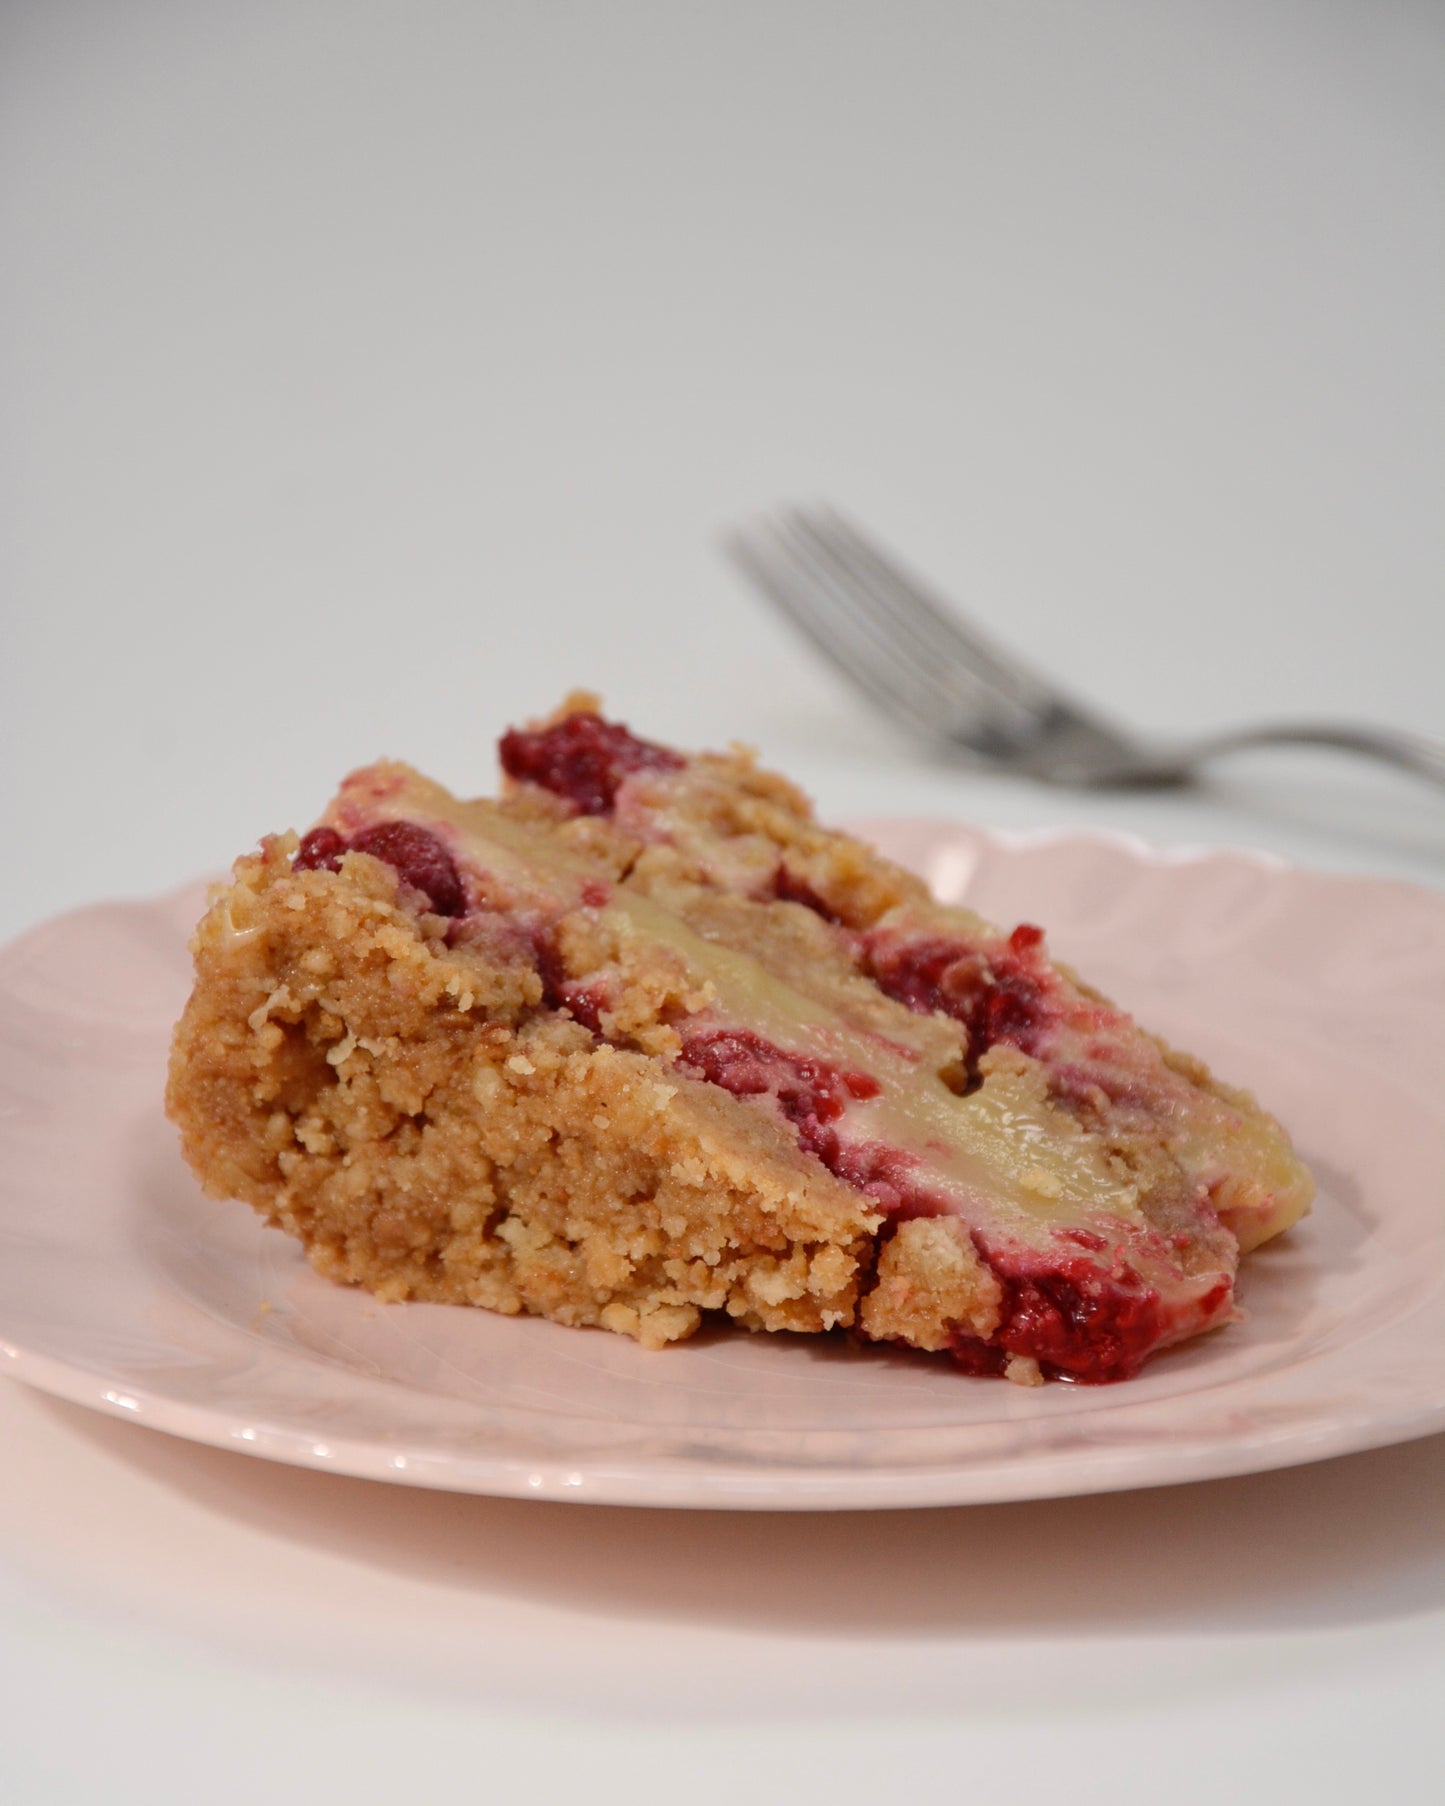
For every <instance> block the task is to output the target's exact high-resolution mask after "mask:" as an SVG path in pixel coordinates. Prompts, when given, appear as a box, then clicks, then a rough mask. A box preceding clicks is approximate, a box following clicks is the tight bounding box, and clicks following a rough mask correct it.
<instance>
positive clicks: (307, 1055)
mask: <svg viewBox="0 0 1445 1806" xmlns="http://www.w3.org/2000/svg"><path fill="white" fill-rule="evenodd" d="M501 756H502V764H503V768H504V771H505V772H506V774H507V790H506V794H505V795H504V796H503V797H502V798H501V799H500V800H499V801H490V800H483V801H460V800H458V799H457V798H455V797H453V796H451V795H450V794H449V793H448V792H447V791H445V790H443V789H442V788H441V787H440V786H438V785H436V784H433V783H431V782H430V781H429V780H428V779H426V778H424V777H422V776H420V775H419V774H418V773H416V772H414V771H412V770H410V769H409V768H408V767H406V766H404V765H399V764H390V763H382V764H378V765H374V766H370V767H368V768H366V769H365V770H363V771H360V772H357V773H355V774H353V775H352V776H351V777H350V778H348V779H347V780H346V782H345V783H344V784H343V785H342V788H341V790H340V792H339V794H338V795H337V797H336V798H335V800H334V801H333V802H332V804H331V806H330V807H329V809H328V810H327V811H326V814H325V816H324V817H323V819H322V821H321V822H320V823H319V824H318V825H317V826H315V827H313V828H312V829H311V830H310V831H309V832H308V833H307V834H305V835H304V836H302V837H301V839H300V840H299V841H298V840H297V839H296V838H295V836H294V835H281V836H276V837H274V838H271V839H268V840H266V841H265V842H263V844H262V846H261V849H260V851H259V853H257V854H255V855H251V856H248V857H246V858H243V859H241V860H240V861H238V863H237V866H236V870H235V874H234V881H233V882H232V884H231V885H230V886H229V888H227V889H225V890H224V891H222V892H221V893H220V894H219V895H218V896H217V898H216V899H215V901H214V902H213V904H212V906H211V908H210V910H209V912H208V914H207V915H206V917H205V919H204V920H203V922H202V923H201V925H200V928H199V930H198V932H197V936H196V940H195V946H194V950H195V956H196V974H197V976H196V985H195V990H194V992H193V994H192V997H191V999H190V1002H189V1004H188V1005H187V1008H186V1011H185V1014H184V1016H183V1018H182V1020H181V1023H180V1025H179V1027H178V1029H177V1033H176V1040H175V1046H174V1051H173V1056H172V1064H171V1077H170V1086H169V1091H168V1107H169V1109H170V1112H171V1115H172V1117H173V1118H174V1120H175V1121H176V1123H177V1124H178V1125H179V1127H180V1129H181V1133H182V1138H183V1143H184V1146H185V1150H186V1154H187V1157H188V1158H189V1160H190V1161H191V1164H192V1165H193V1167H194V1168H195V1170H196V1172H197V1174H198V1175H199V1177H200V1179H201V1181H202V1183H203V1184H204V1186H205V1188H206V1190H207V1191H208V1192H210V1193H212V1194H213V1195H216V1196H220V1197H227V1198H241V1199H244V1200H245V1201H246V1202H248V1203H250V1204H252V1205H253V1206H254V1207H255V1208H256V1209H258V1210H259V1211H260V1212H261V1213H262V1214H263V1215H264V1216H265V1217H266V1218H267V1220H268V1221H270V1222H272V1223H275V1224H278V1225H280V1226H281V1227H282V1228H284V1229H286V1230H288V1231H289V1232H290V1233H291V1234H293V1235H295V1236H297V1237H298V1238H299V1240H300V1241H301V1242H302V1244H303V1245H304V1247H305V1249H306V1251H307V1254H308V1256H309V1258H310V1259H311V1262H312V1264H313V1265H314V1266H315V1267H316V1268H317V1270H318V1271H319V1272H322V1273H324V1274H327V1275H329V1276H330V1277H332V1278H334V1279H338V1280H342V1281H346V1282H348V1283H353V1284H360V1285H364V1286H367V1287H369V1288H370V1289H371V1290H373V1291H374V1292H376V1293H377V1294H378V1295H379V1296H380V1297H382V1298H387V1299H404V1298H417V1299H430V1300H436V1301H443V1302H451V1303H459V1304H476V1305H482V1306H485V1307H487V1308H489V1309H492V1310H498V1311H504V1312H518V1311H531V1312H536V1313H539V1314H541V1315H543V1316H546V1317H550V1318H553V1319H555V1320H556V1321H558V1322H561V1323H568V1324H576V1325H588V1324H590V1325H600V1326H602V1327H603V1328H607V1329H613V1330H619V1331H622V1332H623V1333H625V1334H628V1335H631V1336H634V1337H636V1338H637V1339H638V1340H639V1341H641V1342H643V1343H645V1344H647V1345H649V1346H657V1345H661V1344H664V1343H667V1342H672V1341H676V1340H679V1339H681V1338H684V1337H686V1336H688V1335H690V1334H691V1333H692V1332H693V1331H694V1330H695V1329H696V1328H697V1327H698V1325H699V1323H700V1322H701V1321H702V1320H703V1318H704V1316H705V1315H707V1314H716V1315H718V1316H719V1317H726V1318H731V1319H732V1320H734V1321H735V1322H737V1323H739V1324H742V1325H744V1326H746V1327H748V1328H752V1329H767V1330H778V1329H788V1330H802V1331H822V1330H828V1329H833V1328H836V1327H848V1328H851V1329H853V1330H854V1331H856V1332H857V1333H859V1334H861V1335H862V1336H864V1337H867V1338H870V1339H873V1340H881V1341H895V1342H899V1343H904V1344H907V1345H909V1346H911V1347H914V1348H919V1349H927V1350H934V1351H947V1352H948V1353H949V1354H950V1355H951V1356H952V1357H953V1359H954V1361H955V1362H956V1363H957V1364H958V1365H959V1366H961V1367H962V1368H964V1369H965V1370H966V1371H969V1372H974V1373H1004V1374H1007V1375H1008V1376H1009V1377H1010V1378H1013V1379H1016V1380H1020V1381H1024V1382H1037V1381H1038V1380H1039V1379H1041V1378H1059V1379H1072V1380H1081V1381H1107V1380H1117V1379H1123V1378H1127V1377H1128V1376H1129V1375H1131V1374H1133V1373H1134V1372H1136V1371H1137V1370H1138V1368H1139V1366H1140V1364H1141V1363H1142V1362H1143V1361H1144V1360H1145V1359H1146V1357H1147V1356H1149V1355H1150V1354H1151V1353H1152V1352H1154V1351H1155V1350H1156V1349H1159V1348H1162V1347H1165V1346H1167V1345H1168V1344H1170V1343H1175V1342H1179V1341H1181V1340H1183V1339H1185V1338H1186V1337H1189V1336H1193V1335H1196V1334H1199V1333H1201V1332H1202V1331H1205V1330H1208V1329H1211V1328H1213V1327H1215V1326H1216V1325H1219V1324H1222V1323H1227V1322H1228V1321H1230V1320H1231V1318H1233V1317H1234V1316H1235V1315H1236V1314H1237V1313H1236V1311H1235V1305H1234V1282H1235V1274H1236V1268H1237V1265H1238V1259H1239V1254H1240V1251H1241V1249H1242V1248H1243V1249H1248V1248H1251V1247H1253V1246H1255V1245H1256V1244H1257V1243H1259V1242H1260V1241H1263V1240H1265V1239H1267V1238H1268V1237H1270V1236H1273V1235H1276V1234H1278V1233H1279V1232H1280V1231H1281V1230H1283V1229H1285V1228H1287V1227H1288V1226H1289V1225H1290V1224H1291V1223H1292V1222H1294V1221H1295V1220H1296V1219H1297V1218H1298V1217H1299V1216H1300V1215H1301V1214H1302V1213H1303V1211H1304V1210H1305V1209H1306V1208H1307V1207H1308V1204H1309V1199H1310V1195H1311V1190H1312V1187H1311V1183H1310V1180H1309V1177H1308V1174H1307V1173H1306V1172H1305V1170H1304V1169H1303V1167H1302V1166H1301V1165H1300V1163H1299V1162H1298V1160H1297V1159H1296V1158H1295V1156H1294V1154H1293V1153H1292V1151H1291V1149H1290V1145H1289V1141H1288V1139H1287V1137H1286V1135H1285V1133H1284V1131H1283V1130H1282V1129H1281V1128H1280V1127H1279V1125H1278V1124H1277V1123H1275V1122H1274V1120H1273V1119H1272V1118H1271V1117H1269V1116H1267V1115H1266V1114H1265V1113H1264V1112H1263V1111H1262V1110H1260V1109H1259V1107H1258V1106H1257V1105H1256V1104H1255V1103H1254V1102H1253V1100H1252V1099H1251V1098H1249V1097H1248V1096H1247V1095H1245V1094H1244V1093H1242V1092H1239V1091H1236V1090H1233V1089H1231V1088H1230V1087H1228V1086H1225V1085H1222V1084H1220V1083H1218V1082H1217V1081H1215V1080H1214V1079H1213V1078H1212V1077H1211V1076H1210V1074H1209V1073H1208V1072H1207V1070H1206V1069H1205V1068H1204V1067H1203V1066H1202V1065H1200V1064H1199V1063H1198V1062H1197V1061H1195V1060H1192V1059H1190V1058H1188V1057H1187V1056H1184V1055H1181V1054H1177V1053H1175V1052H1173V1051H1172V1050H1171V1049H1169V1048H1167V1047H1166V1046H1164V1045H1163V1043H1161V1042H1159V1041H1157V1040H1155V1039H1153V1038H1152V1037H1151V1036H1149V1035H1147V1034H1146V1033H1145V1032H1144V1031H1143V1030H1141V1029H1140V1028H1138V1027H1137V1026H1136V1025H1135V1024H1134V1023H1133V1022H1132V1021H1131V1020H1130V1018H1129V1017H1128V1016H1127V1015H1125V1014H1124V1013H1123V1012H1122V1011H1121V1010H1119V1009H1117V1008H1115V1007H1114V1006H1113V1005H1112V1004H1110V1003H1109V1002H1108V1001H1107V1000H1106V999H1104V998H1102V997H1100V996H1099V995H1098V994H1097V993H1096V992H1095V991H1093V990H1091V989H1090V988H1089V987H1088V986H1087V985H1085V984H1084V983H1083V982H1082V981H1081V980H1079V979H1077V978H1076V977H1074V976H1073V974H1071V973H1070V972H1068V971H1067V970H1066V969H1065V968H1063V967H1060V966H1058V965H1056V964H1055V963H1054V962H1053V961H1052V960H1051V959H1050V958H1049V956H1048V954H1047V951H1046V947H1045V943H1044V938H1043V935H1042V933H1041V931H1040V930H1039V929H1037V928H1035V927H1032V926H1028V925H1025V926H1022V927H1016V928H1014V929H1013V930H1012V931H1011V932H1004V931H1003V930H1001V929H997V928H994V927H992V926H991V925H990V924H988V923H986V922H984V921H982V920H981V919H980V918H979V917H977V916H975V915H973V914H971V913H969V912H968V911H966V910H961V909H955V908H948V907H945V906H943V905H942V904H939V903H938V902H936V901H935V900H934V899H933V898H932V897H931V896H930V895H929V893H928V891H927V890H926V888H925V887H924V886H923V884H922V883H921V882H920V881H919V880H918V879H917V878H915V877H913V876H912V875H911V874H909V873H907V872H905V871H904V870H902V869H901V868H900V867H898V866H895V865H893V864H891V863H889V862H888V861H886V860H884V859H882V858H881V857H880V856H879V855H878V854H877V853H876V852H874V851H873V850H872V849H871V848H869V847H867V846H866V845H864V844H863V843H862V842H860V841H858V840H855V839H853V838H851V837H849V836H847V835H844V834H839V833H836V832H833V831H831V830H828V829H825V828H822V827H820V826H819V825H818V824H817V823H816V821H815V820H814V819H813V815H812V812H811V809H810V808H809V806H808V804H807V802H806V800H805V799H804V798H803V797H802V796H801V795H800V794H799V793H798V791H797V790H796V789H794V788H793V786H791V785H790V784H788V783H787V782H785V781H784V780H783V779H781V778H779V777H777V776H775V775H773V774H771V773H768V772H765V771H762V770H760V769H759V768H758V767H757V766H756V765H755V764H754V763H753V761H752V759H751V758H750V757H749V756H748V755H746V754H744V753H741V752H737V751H733V752H730V753H727V754H704V755H699V756H686V757H685V756H683V755H681V754H679V753H676V752H673V751H672V750H670V749H669V748H665V747H661V746H658V745H655V744H653V743H651V742H649V741H646V740H643V739H640V738H638V737H637V736H635V735H633V734H632V733H630V732H629V731H628V730H627V729H626V728H624V727H622V726H620V725H618V724H616V723H612V722H608V721H606V720H604V719H603V717H602V716H601V715H600V713H599V712H598V709H597V705H596V703H595V700H594V699H593V698H591V697H587V696H576V697H573V698H570V699H569V701H568V702H567V703H566V704H565V705H564V706H563V708H562V710H561V711H560V712H559V713H558V714H557V715H556V716H555V717H553V718H552V719H551V720H549V721H547V722H544V723H541V724H539V725H537V726H535V727H531V728H527V729H522V730H514V731H513V732H511V733H508V734H507V735H506V736H504V738H503V740H502V743H501Z"/></svg>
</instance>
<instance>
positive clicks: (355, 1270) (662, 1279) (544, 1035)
mask: <svg viewBox="0 0 1445 1806" xmlns="http://www.w3.org/2000/svg"><path fill="white" fill-rule="evenodd" d="M295 844H296V843H295V840H294V837H292V836H284V837H278V838H276V839H274V840H271V841H269V842H267V843H266V844H265V845H264V846H263V849H262V851H261V853H260V854H259V855H258V856H254V857H250V858H247V859H243V860H242V861H240V862H239V864H238V866H237V870H236V879H235V882H234V884H233V885H232V886H231V887H230V888H229V889H228V890H226V891H225V892H223V893H222V894H221V895H220V896H219V897H218V898H217V900H216V901H215V903H214V904H213V906H212V908H211V910H210V911H209V913H208V915H207V916H206V918H205V919H204V921H203V922H202V923H201V925H200V928H199V929H198V931H197V935H196V939H195V942H194V953H195V957H196V964H197V980H198V982H197V985H196V988H195V991H194V993H193V995H192V998H191V1001H190V1003H189V1005H188V1007H187V1010H186V1013H185V1015H184V1017H183V1018H182V1021H181V1024H180V1026H179V1028H178V1031H177V1035H176V1040H175V1045H174V1050H173V1054H172V1062H171V1076H170V1083H169V1087H168V1093H167V1107H168V1110H169V1112H170V1114H171V1116H172V1118H173V1119H174V1120H175V1122H176V1123H177V1125H178V1126H179V1128H180V1130H181V1134H182V1139H183V1145H184V1147H185V1151H186V1154H187V1157H188V1159H189V1160H190V1162H191V1164H192V1166H193V1167H194V1168H195V1170H196V1172H197V1173H198V1175H199V1176H200V1177H201V1179H202V1182H203V1184H204V1186H205V1189H206V1190H207V1192H208V1193H210V1194H211V1195H212V1196H215V1197H220V1198H241V1199H244V1200H245V1201H246V1202H248V1203H249V1204H251V1205H252V1206H253V1207H254V1208H256V1209H257V1210H258V1211H259V1212H260V1213H261V1214H262V1215H263V1216H264V1217H265V1218H266V1220H267V1221H268V1222H270V1223H272V1224H274V1225H276V1226H278V1227H280V1228H282V1229H284V1230H286V1231H287V1232H288V1233H290V1234H291V1235H293V1236H295V1237H296V1238H297V1239H298V1240H299V1241H300V1242H301V1243H302V1245H303V1246H304V1248H305V1250H306V1253H307V1256H308V1258H309V1260H310V1261H311V1264H312V1265H313V1267H315V1269H316V1270H317V1271H318V1272H320V1273H322V1274H324V1275H325V1276H326V1277H328V1278H330V1279H333V1280H338V1281H341V1282H344V1283H347V1284H352V1285H360V1286H364V1287H366V1288H368V1289H369V1290H371V1291H372V1292H374V1293H375V1294H376V1295H377V1296H378V1297H379V1298H382V1299H384V1300H400V1299H407V1298H414V1299H422V1300H430V1301H434V1302H441V1303H454V1304H472V1305H480V1306H484V1307H485V1308H487V1309H490V1310H494V1311H500V1312H503V1313H508V1314H515V1313H517V1312H521V1311H527V1312H533V1313H536V1314H538V1315H542V1316H546V1317H549V1318H552V1319H553V1320H555V1321H557V1322H560V1323H564V1324H571V1325H597V1326H600V1327H602V1328H605V1329H609V1330H614V1331H619V1332H621V1333H623V1334H626V1335H630V1336H632V1337H634V1338H635V1339H636V1340H638V1341H639V1342H641V1343H642V1344H644V1345H645V1346H650V1347H657V1346H661V1345H663V1344H665V1343H668V1342H673V1341H677V1340H679V1339H681V1338H684V1337H687V1336H689V1335H691V1334H692V1333H693V1332H694V1331H695V1330H696V1329H697V1327H698V1325H699V1324H700V1323H701V1321H702V1320H703V1317H704V1315H705V1314H707V1313H719V1314H720V1315H722V1316H724V1317H726V1318H728V1319H731V1320H734V1321H736V1322H738V1323H740V1324H742V1325H744V1326H746V1327H748V1328H752V1329H762V1330H802V1331H820V1330H827V1329H831V1328H835V1327H839V1326H855V1325H856V1326H860V1327H861V1328H862V1329H863V1331H864V1332H865V1333H866V1334H868V1335H869V1336H873V1337H878V1338H880V1339H895V1340H900V1341H904V1342H908V1343H910V1344H912V1345H913V1346H916V1347H920V1348H940V1347H945V1346H947V1345H948V1343H949V1342H950V1340H951V1338H952V1337H953V1336H954V1335H955V1334H956V1333H963V1334H966V1335H974V1336H980V1337H986V1336H988V1335H989V1334H990V1333H991V1332H992V1330H993V1329H994V1327H995V1326H996V1324H997V1321H998V1312H999V1296H998V1291H999V1288H998V1282H997V1280H996V1279H995V1278H994V1275H993V1274H992V1273H991V1272H990V1271H989V1270H988V1268H987V1267H986V1266H985V1265H984V1264H983V1263H982V1262H981V1261H980V1260H979V1259H978V1257H977V1255H976V1253H975V1252H974V1250H973V1247H972V1244H971V1242H970V1241H969V1239H968V1237H967V1234H966V1233H962V1232H960V1231H959V1230H958V1229H957V1228H956V1227H955V1226H951V1225H944V1224H940V1223H937V1222H932V1221H928V1220H918V1221H916V1222H905V1223H903V1224H901V1225H899V1226H898V1228H897V1229H896V1230H895V1231H894V1232H893V1233H892V1235H891V1237H890V1238H888V1239H886V1240H885V1241H884V1242H883V1243H882V1249H883V1252H882V1256H881V1259H880V1240H879V1237H878V1235H877V1231H878V1229H879V1227H880V1224H881V1222H882V1218H881V1215H880V1214H879V1213H877V1212H876V1211H875V1210H873V1209H872V1208H871V1200H870V1199H868V1198H867V1197H866V1196H864V1195H863V1194H861V1193H859V1192H858V1191H857V1190H856V1189H854V1188H853V1187H851V1186H849V1185H846V1184H843V1183H842V1182H840V1181H839V1180H837V1179H835V1178H834V1177H833V1176H832V1175H831V1174H829V1173H827V1172H826V1171H824V1170H822V1169H821V1168H820V1167H819V1165H818V1163H817V1162H816V1161H814V1160H812V1159H810V1158H809V1157H808V1156H806V1155H805V1154H804V1153H802V1151H801V1150H800V1149H799V1148H798V1146H797V1145H796V1142H795V1141H794V1140H793V1139H792V1137H791V1135H790V1133H789V1131H788V1130H787V1129H786V1127H785V1126H784V1125H782V1124H781V1123H778V1122H774V1121H773V1120H772V1119H771V1118H769V1117H768V1116H767V1115H765V1114H764V1113H760V1112H758V1111H757V1110H755V1109H751V1108H749V1107H748V1106H747V1105H746V1104H745V1103H743V1102H740V1101H739V1100H738V1099H736V1098H734V1097H731V1096H729V1095H728V1094H727V1093H726V1092H723V1091H721V1090H720V1089H719V1088H718V1087H716V1086H713V1085H709V1084H706V1083H704V1082H701V1081H699V1080H696V1079H692V1078H689V1077H687V1076H685V1075H683V1074H681V1073H677V1072H675V1071H667V1070H665V1069H661V1068H659V1066H658V1064H657V1063H656V1062H655V1061H654V1060H651V1059H649V1058H648V1057H647V1056H646V1055H644V1054H641V1053H637V1052H632V1051H629V1050H627V1049H625V1048H617V1047H612V1046H609V1045H607V1044H605V1043H601V1044H599V1043H598V1042H596V1041H595V1040H594V1037H593V1036H592V1035H591V1034H590V1033H589V1032H588V1031H587V1030H586V1029H584V1028H583V1027H582V1026H581V1025H580V1024H578V1023H577V1022H575V1021H571V1020H569V1019H568V1018H567V1017H566V1016H563V1015H558V1014H557V1013H556V1012H553V1011H543V1010H540V1009H539V1007H538V1006H539V1004H540V1002H541V985H540V981H539V979H538V977H537V974H536V971H535V970H534V968H533V967H532V965H531V964H529V963H528V962H527V961H525V960H524V959H522V958H521V957H520V956H517V955H514V956H512V957H508V952H507V949H506V948H504V947H497V946H478V945H468V944H461V945H457V946H451V945H449V944H448V941H447V934H446V930H447V923H446V922H445V921H444V920H443V919H442V918H440V917H437V916H433V915H426V914H423V915H420V916H418V915H417V914H416V913H415V912H414V910H412V909H409V908H406V907H403V905H402V904H401V903H400V902H399V901H398V881H397V877H396V874H395V873H394V872H393V871H392V870H391V869H390V867H389V866H387V865H385V864H383V863H381V862H380V861H378V860H376V859H372V858H369V857H366V856H364V855H355V856H351V857H348V859H347V860H346V862H345V866H346V869H345V871H344V873H343V874H333V873H331V872H329V871H306V872H293V871H292V870H291V865H290V861H291V855H292V852H293V851H294V847H295ZM348 1025H364V1029H365V1032H364V1033H358V1032H356V1031H355V1029H354V1028H353V1027H351V1026H348ZM1027 1365H1028V1364H1027V1363H1024V1364H1023V1365H1022V1366H1021V1367H1020V1368H1019V1370H1018V1371H1017V1372H1016V1373H1015V1375H1014V1377H1016V1378H1021V1379H1025V1380H1028V1379H1032V1378H1033V1377H1035V1376H1034V1375H1033V1374H1031V1373H1029V1372H1027V1371H1025V1369H1026V1367H1027Z"/></svg>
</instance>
